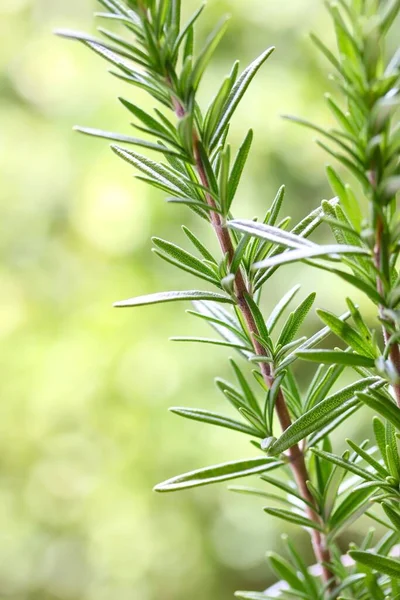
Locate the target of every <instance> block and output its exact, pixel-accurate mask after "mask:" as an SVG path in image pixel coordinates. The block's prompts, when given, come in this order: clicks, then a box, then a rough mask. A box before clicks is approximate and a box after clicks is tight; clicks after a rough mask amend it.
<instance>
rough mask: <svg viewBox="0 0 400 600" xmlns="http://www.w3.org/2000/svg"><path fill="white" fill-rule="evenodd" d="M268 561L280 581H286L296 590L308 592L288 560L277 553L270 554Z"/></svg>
mask: <svg viewBox="0 0 400 600" xmlns="http://www.w3.org/2000/svg"><path fill="white" fill-rule="evenodd" d="M268 560H269V562H270V564H271V567H272V568H273V570H274V571H275V573H276V574H277V576H278V578H279V579H283V580H284V581H286V582H287V583H288V584H289V585H290V586H291V587H292V588H293V589H294V590H300V591H301V592H305V591H307V590H306V588H305V586H304V582H303V581H302V580H301V579H299V576H298V574H297V572H296V569H294V568H293V567H292V565H291V564H290V563H289V562H288V561H287V560H285V559H284V558H282V557H281V556H279V554H276V553H275V552H268Z"/></svg>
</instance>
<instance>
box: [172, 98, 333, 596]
mask: <svg viewBox="0 0 400 600" xmlns="http://www.w3.org/2000/svg"><path fill="white" fill-rule="evenodd" d="M183 114H184V112H183ZM179 115H182V107H180V109H179V110H177V116H179ZM182 116H183V115H182ZM193 139H194V155H195V161H196V167H197V171H198V174H199V178H200V181H201V183H202V185H203V186H204V187H208V186H209V182H208V180H207V175H206V172H205V169H204V166H203V163H202V160H201V156H200V152H199V150H198V138H197V133H196V132H194V135H193ZM206 201H207V204H208V205H209V206H210V207H212V208H215V201H214V199H213V198H212V196H211V195H210V194H206ZM211 222H212V226H213V228H214V231H215V233H216V235H217V238H218V241H219V244H220V247H221V250H222V252H223V254H224V256H225V255H226V256H227V257H228V263H229V264H231V263H232V260H233V256H234V247H233V244H232V239H231V235H230V233H229V230H228V228H227V227H226V225H225V223H224V222H223V218H222V217H221V215H220V214H219V213H217V212H214V211H211ZM246 296H251V292H250V290H249V289H248V286H247V285H246V282H245V279H244V276H243V273H242V271H241V269H240V268H239V269H238V270H237V272H236V274H235V297H236V301H237V304H238V307H239V310H240V311H241V313H242V316H243V318H244V320H245V322H246V325H247V327H248V330H249V333H250V337H251V339H252V343H253V348H254V351H255V353H256V354H257V355H258V356H265V354H266V349H265V348H264V347H263V346H262V345H261V343H260V342H259V341H258V340H257V337H256V336H259V335H260V332H259V331H258V328H257V325H256V322H255V320H254V317H253V314H252V312H251V310H250V307H249V304H248V302H247V300H246ZM260 368H261V373H262V375H263V378H264V381H265V383H266V384H267V386H268V387H269V388H271V387H272V385H273V383H274V374H273V372H272V369H271V366H270V365H269V364H268V363H265V362H263V363H261V367H260ZM275 408H276V413H277V415H278V419H279V423H280V426H281V429H282V431H285V430H286V429H287V428H288V427H290V425H291V424H292V420H291V417H290V413H289V410H288V407H287V404H286V401H285V397H284V394H283V391H282V389H280V390H279V392H278V396H277V400H276V405H275ZM288 459H289V465H290V468H291V470H292V473H293V476H294V479H295V481H296V484H297V486H298V488H299V491H300V493H301V496H302V497H303V498H304V500H306V502H307V504H306V512H307V516H308V518H309V519H310V520H311V521H312V522H314V523H316V524H318V525H323V522H322V519H321V516H320V515H319V514H318V511H317V506H316V502H315V499H314V497H313V496H312V494H311V493H310V491H309V489H308V486H307V481H309V480H310V476H309V474H308V471H307V466H306V462H305V458H304V454H303V452H302V450H301V449H300V446H299V445H298V444H296V445H294V446H292V447H291V448H290V449H289V450H288ZM311 507H314V508H311ZM311 540H312V546H313V550H314V554H315V558H316V560H317V561H318V562H319V563H320V564H321V569H322V579H323V581H324V582H325V583H326V584H328V589H333V587H334V586H335V577H334V574H333V573H332V571H331V570H330V569H329V567H328V566H326V564H329V563H330V562H331V554H330V550H329V548H328V547H327V544H326V538H325V536H324V535H323V534H321V533H320V532H319V531H318V530H316V529H313V530H312V532H311Z"/></svg>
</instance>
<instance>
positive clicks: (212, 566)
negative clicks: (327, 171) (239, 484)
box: [0, 0, 369, 600]
mask: <svg viewBox="0 0 400 600" xmlns="http://www.w3.org/2000/svg"><path fill="white" fill-rule="evenodd" d="M183 4H184V12H185V14H189V12H190V10H193V9H195V8H196V7H197V5H198V2H197V0H184V1H183ZM322 5H323V3H322V2H321V1H319V0H290V2H282V0H210V1H209V6H208V8H207V10H206V12H205V13H204V17H203V18H202V21H201V24H200V25H199V28H198V34H199V37H200V38H204V37H205V35H206V33H207V31H208V30H209V28H211V27H212V26H213V24H214V23H215V22H216V20H217V19H219V18H220V16H221V15H222V14H224V13H225V12H227V11H228V12H230V13H231V15H232V23H231V28H230V31H229V34H228V35H227V37H226V39H225V41H224V42H223V43H222V45H221V46H220V48H219V50H218V52H217V53H216V56H215V60H214V61H213V64H212V66H211V68H210V69H209V71H208V73H207V75H206V77H205V80H204V83H203V87H202V91H201V96H202V99H203V102H204V103H205V104H206V103H207V102H208V100H209V99H210V97H211V96H212V93H213V90H215V88H216V86H218V84H219V82H220V81H221V76H222V74H224V73H225V72H226V71H227V70H228V69H229V67H230V64H231V63H232V61H233V60H234V59H236V58H240V59H241V62H242V65H244V64H245V63H246V62H248V61H249V60H251V59H252V58H253V57H254V56H255V55H257V54H258V53H260V52H261V51H262V50H263V49H264V48H265V47H267V46H269V45H271V44H274V45H276V46H277V51H276V54H274V55H273V57H272V58H271V59H270V60H269V62H268V63H267V64H266V66H265V67H264V68H263V70H262V72H261V73H260V75H259V76H258V78H257V80H256V81H255V83H254V84H253V87H252V89H251V91H250V92H249V93H248V95H247V97H246V100H245V101H244V102H243V104H242V106H241V108H240V110H238V112H237V115H236V117H235V119H234V123H233V127H232V131H231V138H232V143H233V144H234V145H235V146H236V145H237V144H238V143H239V142H240V140H241V138H242V137H243V135H244V134H245V132H246V131H247V129H248V128H249V127H254V128H255V132H256V137H255V143H254V147H253V151H252V157H251V161H250V163H249V166H248V168H247V171H246V175H245V179H244V182H243V184H242V185H241V187H240V190H239V193H238V197H237V200H236V206H235V207H234V209H235V214H236V215H237V216H245V217H252V216H254V215H255V214H261V213H263V212H264V211H265V210H266V209H267V208H268V206H269V204H270V202H271V200H272V198H273V196H274V193H275V191H276V190H277V188H278V186H279V185H281V184H282V183H285V184H286V185H287V204H286V211H285V212H286V214H287V213H291V214H293V216H294V219H298V218H300V217H301V216H303V215H304V214H305V213H306V212H307V210H309V209H311V208H314V207H316V206H317V204H318V203H319V202H320V200H321V199H322V198H326V197H329V194H330V192H329V188H328V185H327V183H326V180H325V176H324V164H325V161H326V157H325V156H324V155H323V153H322V151H321V150H320V149H318V147H317V146H315V145H314V144H313V141H312V136H311V135H310V134H309V133H308V132H307V131H306V130H301V129H297V128H296V127H295V126H294V125H291V124H290V123H288V122H286V121H283V120H281V119H280V117H279V115H280V114H281V113H287V112H291V113H295V114H300V115H303V116H306V117H309V118H312V119H314V120H317V121H318V120H320V121H321V122H322V123H326V122H329V118H328V115H327V113H326V110H325V108H324V104H323V101H322V96H323V92H324V91H325V90H326V89H329V84H328V83H327V81H326V77H327V74H328V73H327V70H326V68H327V66H326V64H325V63H324V61H323V60H322V59H320V58H319V57H317V56H316V55H315V52H314V50H313V48H312V47H311V43H310V42H309V40H308V38H307V34H308V32H309V30H311V29H313V30H317V31H320V32H321V33H322V37H323V38H324V39H325V40H326V41H328V43H329V42H330V41H331V37H332V36H331V34H330V29H329V21H328V19H327V17H326V15H325V13H324V10H323V6H322ZM94 8H95V3H94V2H93V1H92V0H72V1H71V0H68V1H65V0H0V39H1V49H0V69H1V74H0V181H1V184H0V198H1V206H2V210H1V220H0V247H1V258H2V261H1V267H0V286H1V313H0V339H1V348H0V361H1V380H0V381H1V403H0V465H1V473H0V503H1V510H0V598H1V599H6V598H7V599H12V600H28V599H29V600H56V599H61V600H136V599H137V600H157V599H159V598H162V599H163V600H184V599H187V598H190V599H191V600H203V599H205V598H207V599H208V598H210V599H211V598H212V599H218V600H225V599H228V598H231V597H232V593H233V591H234V590H235V589H238V588H239V589H246V588H248V589H263V587H265V586H266V585H267V584H268V583H269V582H270V581H272V575H271V573H270V572H269V571H268V567H267V564H266V561H265V551H266V550H267V549H276V548H279V547H280V539H279V534H280V530H279V527H280V526H281V525H280V523H276V522H274V521H271V520H269V519H268V518H267V517H266V515H265V514H263V512H262V501H257V500H253V499H250V498H249V499H248V498H247V497H242V496H236V495H234V494H231V493H230V492H228V491H227V490H226V486H224V485H220V486H215V487H211V488H202V489H200V490H198V491H189V492H185V493H182V494H178V495H165V496H162V495H156V494H154V493H153V492H152V486H153V485H154V484H155V483H157V482H158V481H160V480H162V479H165V478H167V477H169V476H172V475H174V474H177V473H179V472H183V471H186V470H190V469H192V468H196V467H200V466H203V465H206V464H212V463H218V462H222V461H224V460H233V459H235V458H239V457H247V456H253V455H254V453H255V450H254V449H253V448H252V447H251V446H250V444H249V442H248V440H247V439H242V437H241V436H240V435H239V434H235V433H233V432H232V433H231V432H227V431H225V430H219V429H213V428H209V427H206V426H203V425H200V424H196V423H193V422H189V421H183V420H180V419H179V418H178V417H175V416H173V415H171V414H170V413H168V412H167V408H168V407H169V406H171V405H184V406H185V405H186V406H192V407H204V408H209V409H214V410H217V409H220V410H224V408H226V411H227V412H228V413H229V410H230V409H229V407H224V406H223V400H222V398H221V397H220V395H219V394H218V393H217V391H216V389H215V387H214V384H213V378H214V376H216V375H225V376H228V375H229V373H228V366H227V357H228V356H229V353H227V352H226V351H224V350H223V349H209V348H204V347H202V346H179V345H174V344H172V343H170V342H168V337H169V336H170V335H181V334H186V335H188V334H189V335H190V334H192V335H193V334H197V333H201V334H202V335H208V334H209V332H208V331H207V329H206V328H205V327H203V326H202V324H201V323H198V322H196V321H195V320H194V319H193V318H191V317H190V316H188V315H186V314H185V312H184V309H185V307H184V306H183V305H165V306H162V307H153V308H144V309H141V310H135V311H133V310H132V311H131V310H126V311H116V310H113V309H112V302H113V301H115V300H120V299H124V298H127V297H130V296H134V295H137V294H142V293H149V292H153V291H158V290H164V289H175V288H176V289H185V288H186V289H190V288H192V287H196V285H197V283H196V282H195V281H194V280H193V279H192V277H191V276H190V275H187V276H186V275H184V274H183V275H182V274H181V273H179V272H176V271H175V270H174V269H173V268H172V267H170V266H169V265H166V264H164V263H161V261H160V260H159V259H157V257H155V256H154V255H152V254H151V252H150V248H151V242H150V236H151V235H154V234H155V235H158V236H161V237H166V238H168V239H172V240H174V241H177V242H178V243H179V242H182V241H183V234H182V232H181V231H180V225H181V223H183V222H184V223H186V224H187V225H190V226H191V227H193V228H194V229H195V230H196V231H198V232H199V233H200V232H201V234H202V235H203V239H204V240H205V241H207V242H208V243H210V244H211V245H213V244H214V240H213V239H212V236H211V234H210V232H208V231H206V230H205V228H204V226H203V224H201V223H200V224H199V223H197V222H195V221H194V220H193V217H192V213H189V212H186V210H184V209H180V208H175V207H173V206H167V205H166V204H165V202H164V201H163V195H162V194H161V193H156V192H153V191H150V190H149V189H148V188H147V187H145V185H144V184H142V183H140V182H138V181H136V180H135V179H134V178H133V177H132V169H131V168H130V167H129V166H128V165H126V164H125V163H122V162H121V161H119V160H118V159H117V158H116V157H115V156H114V155H113V154H112V153H111V152H110V151H109V149H108V144H107V143H106V142H102V141H99V140H91V139H88V138H84V137H82V136H79V135H77V134H75V133H73V132H72V126H73V125H74V124H81V125H87V126H93V127H102V128H104V129H114V130H117V131H120V132H125V133H129V132H130V126H129V115H128V113H127V112H125V110H124V109H123V107H122V106H121V105H120V104H119V103H118V101H117V97H118V96H120V95H123V96H125V97H126V98H129V99H130V100H131V101H133V102H138V103H140V104H141V105H142V106H147V107H148V108H151V105H150V104H148V102H149V101H148V99H146V98H145V97H144V96H143V95H142V94H140V93H139V92H137V91H136V90H135V89H131V88H129V87H128V86H127V85H126V84H124V83H122V82H120V81H118V80H117V79H115V78H112V77H111V76H109V75H108V74H107V72H106V71H107V65H106V64H105V63H104V62H102V61H101V60H100V59H99V58H98V57H96V56H95V55H93V54H91V53H90V52H89V50H88V49H85V48H84V47H83V46H81V45H78V44H73V43H68V42H67V41H65V40H61V39H59V38H56V37H54V36H53V35H52V30H53V28H55V27H72V28H77V29H81V30H82V29H83V30H87V31H94V24H93V21H92V11H93V9H94ZM298 281H300V282H302V283H303V284H305V286H306V289H307V290H308V288H309V286H310V285H312V286H313V287H314V288H315V289H316V290H317V292H318V301H317V304H318V305H320V306H325V307H328V308H332V309H334V310H336V311H337V312H340V311H342V310H343V307H344V301H343V299H342V296H343V292H344V289H343V287H342V286H341V285H339V283H338V282H337V281H336V280H334V279H330V278H329V277H327V276H325V277H323V276H321V274H320V273H319V272H310V271H309V270H308V269H307V268H305V267H304V268H303V267H301V268H300V267H296V268H291V267H289V268H285V269H283V270H282V271H281V276H280V277H278V278H277V277H275V278H274V279H273V280H271V283H270V284H269V286H268V289H267V290H266V293H265V310H266V311H267V310H268V307H271V306H272V305H273V301H274V300H276V299H278V297H279V295H280V294H281V293H283V292H284V291H285V290H286V289H288V288H289V287H291V286H292V285H293V284H294V283H297V282H298ZM304 293H305V292H304ZM365 308H366V310H369V307H368V306H366V307H365ZM316 326H317V319H316V318H315V316H314V315H313V316H311V317H310V319H309V322H308V329H309V331H311V330H312V329H313V328H315V327H316ZM297 373H298V374H300V376H301V377H302V381H303V383H305V382H306V381H307V379H308V378H309V377H310V375H311V370H310V369H309V368H308V367H307V368H305V367H304V365H302V366H301V365H299V366H298V367H297ZM362 422H363V421H362V419H360V418H356V419H355V420H353V423H352V424H351V425H349V426H348V430H351V431H352V432H355V431H356V432H357V431H359V429H360V427H362ZM342 434H343V431H342ZM359 435H361V433H359ZM342 437H343V435H341V436H340V438H339V439H338V443H337V448H339V449H340V448H341V447H343V445H344V442H343V441H341V438H342ZM284 529H285V530H286V531H289V532H290V531H292V529H291V528H290V527H289V526H285V527H284ZM299 543H300V545H301V550H302V553H304V554H307V555H308V554H309V546H308V541H307V538H306V537H301V538H300V541H299Z"/></svg>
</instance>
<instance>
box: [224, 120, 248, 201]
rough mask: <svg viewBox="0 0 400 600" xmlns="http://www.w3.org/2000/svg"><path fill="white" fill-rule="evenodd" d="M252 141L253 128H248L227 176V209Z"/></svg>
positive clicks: (237, 184) (236, 187)
mask: <svg viewBox="0 0 400 600" xmlns="http://www.w3.org/2000/svg"><path fill="white" fill-rule="evenodd" d="M252 142H253V130H252V129H250V131H249V132H248V134H247V135H246V137H245V139H244V141H243V143H242V145H241V146H240V148H239V150H238V153H237V156H236V159H235V162H234V164H233V167H232V172H231V174H230V176H229V182H228V210H229V208H230V206H231V204H232V201H233V199H234V197H235V195H236V192H237V189H238V187H239V183H240V180H241V177H242V174H243V169H244V167H245V165H246V162H247V158H248V156H249V152H250V148H251V144H252Z"/></svg>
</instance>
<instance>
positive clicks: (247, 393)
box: [229, 359, 262, 416]
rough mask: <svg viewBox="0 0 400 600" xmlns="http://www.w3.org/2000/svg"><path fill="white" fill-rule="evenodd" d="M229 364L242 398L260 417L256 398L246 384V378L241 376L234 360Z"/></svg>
mask: <svg viewBox="0 0 400 600" xmlns="http://www.w3.org/2000/svg"><path fill="white" fill-rule="evenodd" d="M229 362H230V363H231V366H232V368H233V370H234V372H235V375H236V378H237V380H238V383H239V385H240V388H241V390H242V392H243V396H244V397H245V398H246V402H247V405H248V406H249V408H251V409H252V410H253V411H254V412H255V413H256V414H257V415H259V416H261V415H262V413H261V409H260V406H259V404H258V401H257V398H256V397H255V395H254V392H253V390H252V389H251V387H250V385H249V384H248V382H247V379H246V377H245V376H244V375H243V373H242V371H241V370H240V368H239V366H238V365H237V363H236V362H235V361H234V360H232V359H230V361H229Z"/></svg>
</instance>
